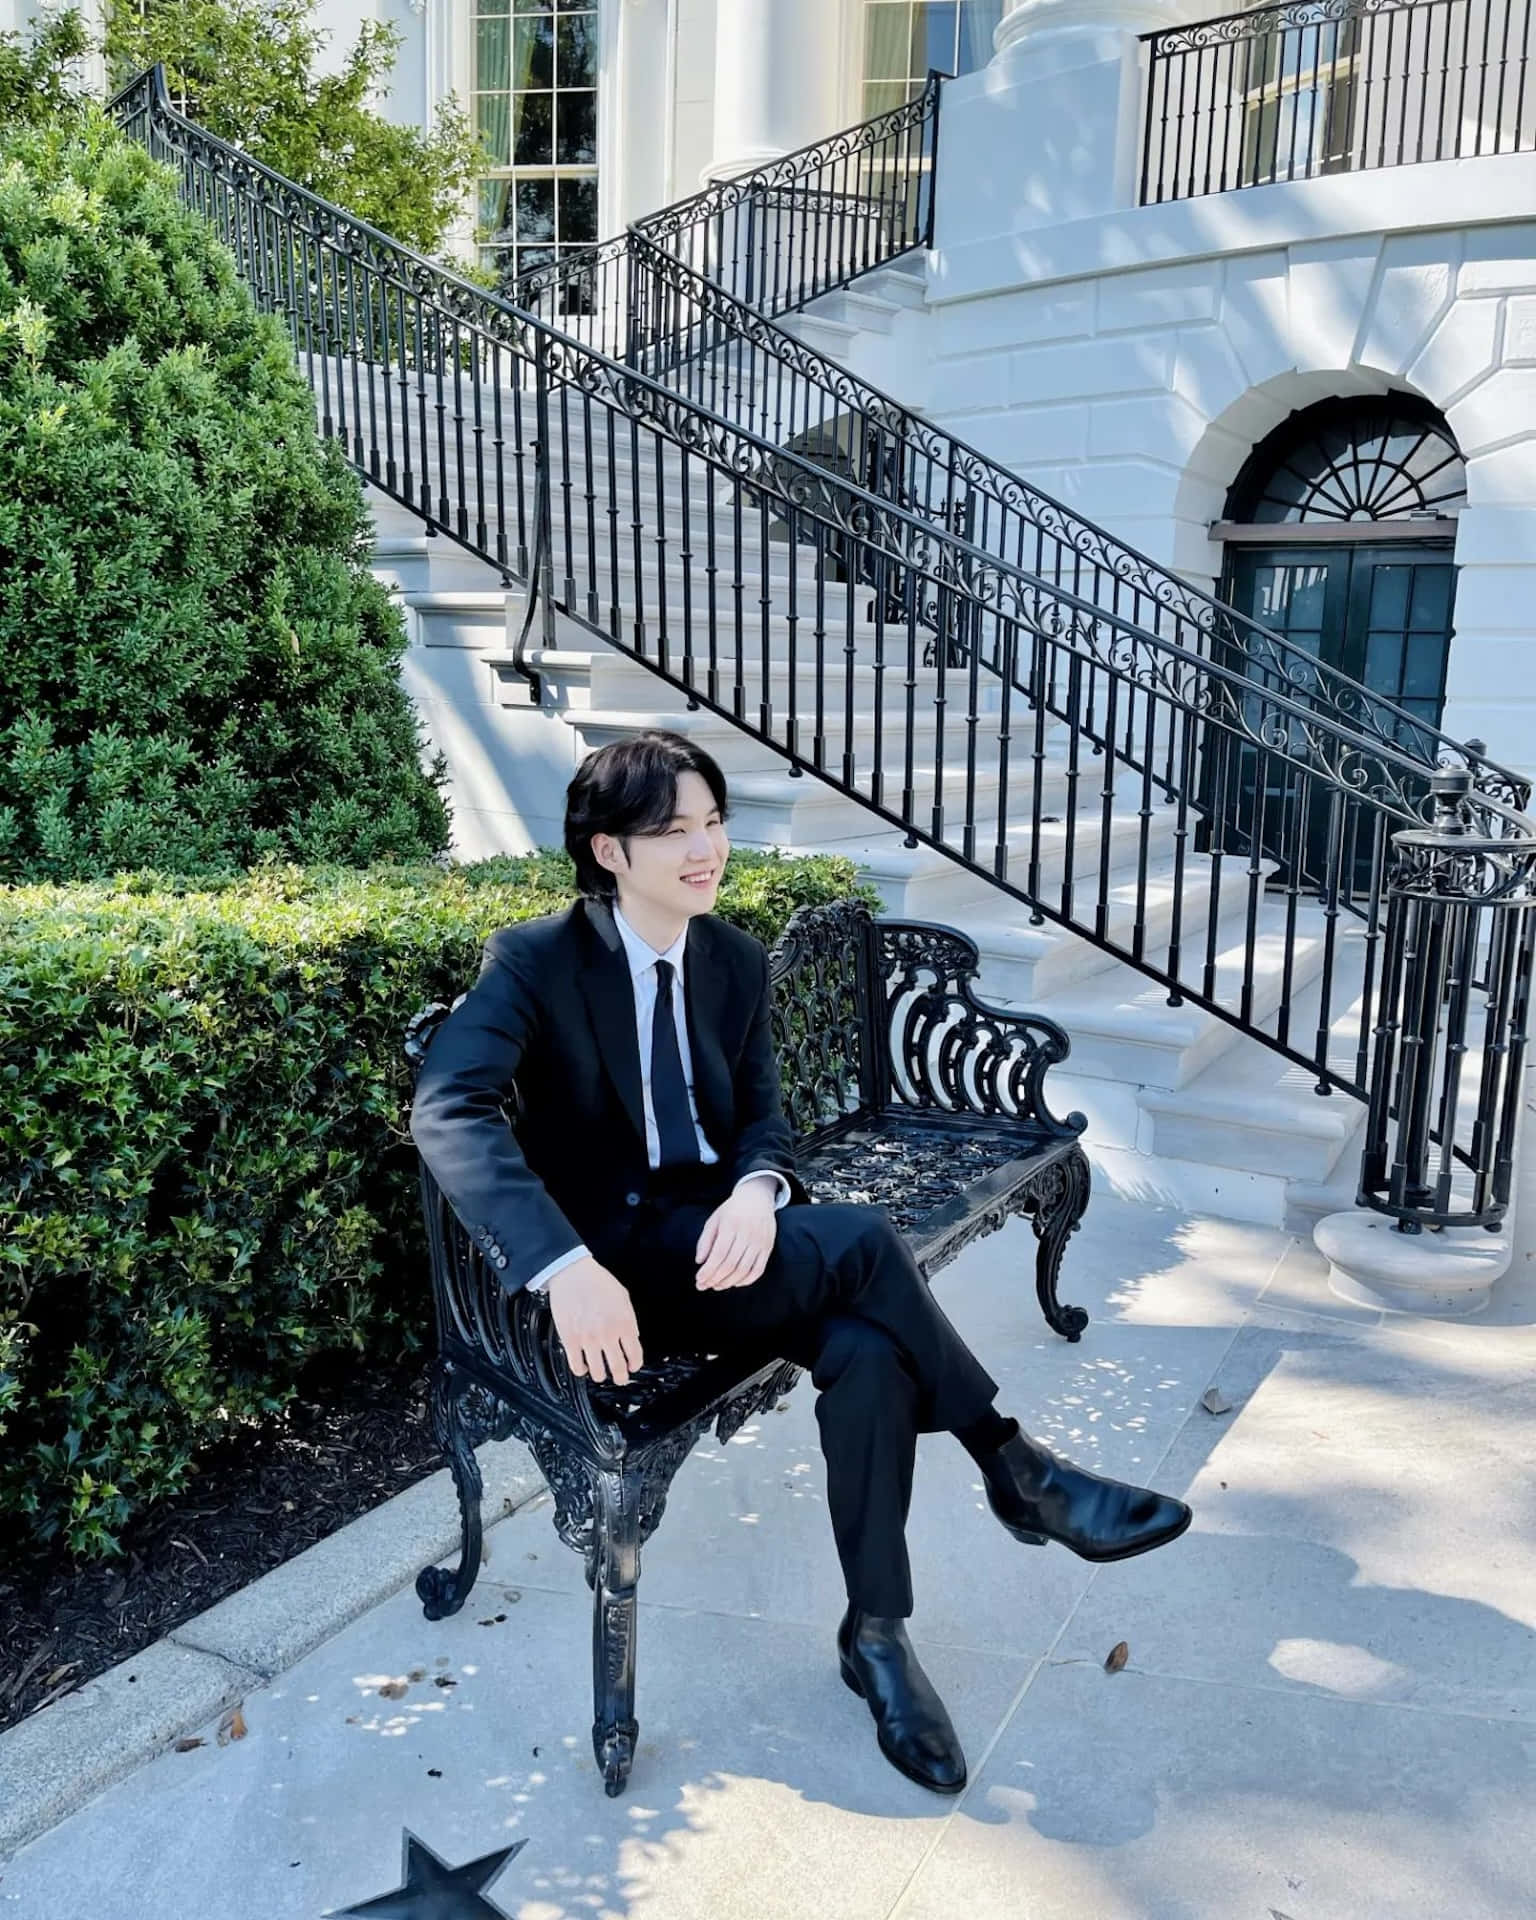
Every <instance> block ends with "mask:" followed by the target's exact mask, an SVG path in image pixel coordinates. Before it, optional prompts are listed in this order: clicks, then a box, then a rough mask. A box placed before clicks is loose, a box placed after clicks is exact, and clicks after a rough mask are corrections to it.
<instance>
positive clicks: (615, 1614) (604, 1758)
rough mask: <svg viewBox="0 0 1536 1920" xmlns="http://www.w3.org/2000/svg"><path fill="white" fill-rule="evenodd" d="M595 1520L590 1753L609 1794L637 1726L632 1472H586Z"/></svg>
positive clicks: (622, 1778)
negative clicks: (590, 1480) (591, 1479)
mask: <svg viewBox="0 0 1536 1920" xmlns="http://www.w3.org/2000/svg"><path fill="white" fill-rule="evenodd" d="M592 1477H593V1482H594V1492H595V1495H596V1498H595V1501H594V1506H595V1509H596V1515H595V1517H596V1526H595V1528H594V1532H593V1553H594V1566H593V1576H594V1577H593V1582H592V1709H593V1715H594V1718H593V1722H592V1751H593V1753H594V1755H595V1756H596V1758H597V1765H598V1771H599V1772H600V1773H601V1774H602V1776H603V1791H604V1792H605V1793H606V1794H607V1795H608V1798H609V1799H610V1800H613V1799H617V1797H618V1796H619V1795H620V1794H621V1793H622V1792H623V1791H624V1789H625V1787H626V1785H627V1784H628V1782H629V1770H630V1768H631V1766H633V1764H634V1758H635V1741H636V1739H637V1738H638V1736H639V1732H640V1728H639V1725H638V1723H637V1721H636V1719H635V1596H636V1589H637V1588H638V1586H639V1582H640V1505H639V1500H638V1498H637V1488H636V1481H635V1475H634V1474H633V1472H632V1471H626V1470H625V1469H624V1468H623V1467H596V1468H594V1469H593V1470H592Z"/></svg>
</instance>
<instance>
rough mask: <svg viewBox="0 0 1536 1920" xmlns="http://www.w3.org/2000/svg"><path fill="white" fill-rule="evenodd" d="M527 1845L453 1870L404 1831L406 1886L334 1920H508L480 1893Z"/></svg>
mask: <svg viewBox="0 0 1536 1920" xmlns="http://www.w3.org/2000/svg"><path fill="white" fill-rule="evenodd" d="M527 1844H528V1842H527V1841H526V1840H519V1841H518V1842H517V1844H516V1845H515V1846H511V1847H502V1848H501V1849H500V1851H499V1852H496V1853H482V1854H481V1856H480V1858H479V1859H478V1860H470V1861H468V1862H467V1863H466V1864H465V1865H464V1866H462V1867H450V1866H449V1865H448V1863H447V1861H446V1860H440V1859H439V1858H438V1856H437V1855H436V1854H435V1853H434V1852H433V1851H432V1849H431V1848H430V1847H429V1846H427V1845H426V1844H425V1843H424V1842H422V1841H420V1840H418V1839H417V1838H416V1836H415V1834H414V1833H412V1832H411V1830H410V1828H409V1827H406V1828H405V1829H404V1845H403V1846H402V1848H401V1865H400V1871H401V1876H402V1878H403V1880H404V1885H403V1886H399V1887H396V1889H395V1891H394V1892H393V1893H381V1894H380V1895H379V1896H378V1897H377V1898H376V1899H373V1900H364V1901H363V1903H362V1904H361V1906H356V1907H337V1908H334V1909H333V1910H332V1916H331V1920H347V1916H348V1915H349V1914H369V1915H371V1916H372V1920H507V1913H506V1909H505V1908H504V1907H498V1906H494V1905H493V1904H492V1903H491V1902H490V1901H489V1900H487V1899H486V1898H485V1896H484V1894H483V1893H482V1892H481V1889H482V1888H483V1887H487V1886H489V1885H490V1883H491V1881H493V1880H494V1879H495V1878H496V1876H497V1874H498V1873H500V1872H501V1870H502V1868H503V1867H504V1866H505V1865H506V1864H507V1862H508V1861H509V1860H512V1859H515V1858H516V1856H517V1855H518V1854H520V1853H521V1852H522V1850H523V1848H524V1847H526V1846H527Z"/></svg>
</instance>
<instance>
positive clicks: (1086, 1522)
mask: <svg viewBox="0 0 1536 1920" xmlns="http://www.w3.org/2000/svg"><path fill="white" fill-rule="evenodd" d="M976 1464H977V1465H978V1466H979V1467H980V1468H981V1474H982V1479H983V1480H984V1481H985V1483H986V1488H987V1504H988V1505H989V1506H990V1507H991V1509H992V1511H993V1512H994V1513H995V1514H996V1515H997V1517H998V1519H999V1520H1001V1521H1002V1523H1003V1525H1004V1526H1005V1527H1006V1528H1007V1529H1008V1531H1009V1532H1010V1533H1011V1534H1012V1535H1013V1537H1014V1539H1015V1540H1027V1541H1030V1542H1031V1543H1033V1544H1035V1545H1039V1544H1041V1543H1042V1542H1044V1541H1046V1540H1059V1541H1060V1542H1061V1544H1062V1545H1063V1546H1064V1547H1070V1548H1071V1549H1072V1551H1073V1552H1074V1553H1076V1554H1080V1555H1081V1556H1082V1558H1083V1559H1084V1560H1129V1559H1130V1557H1131V1556H1132V1554H1136V1553H1150V1552H1151V1550H1152V1549H1153V1547H1162V1546H1166V1545H1167V1544H1168V1542H1169V1541H1170V1540H1177V1539H1178V1537H1179V1535H1180V1534H1181V1533H1182V1532H1183V1531H1184V1529H1185V1528H1186V1527H1187V1526H1188V1525H1189V1523H1190V1520H1191V1518H1192V1517H1193V1516H1192V1515H1191V1513H1190V1510H1189V1508H1188V1507H1187V1506H1185V1504H1184V1502H1183V1501H1182V1500H1175V1499H1173V1498H1172V1497H1171V1495H1169V1494H1166V1493H1153V1492H1152V1490H1151V1489H1150V1488H1148V1487H1133V1486H1128V1485H1127V1484H1126V1482H1125V1481H1123V1480H1106V1479H1105V1478H1104V1477H1103V1476H1102V1475H1101V1474H1097V1473H1089V1472H1088V1471H1087V1470H1086V1469H1085V1468H1083V1467H1074V1466H1072V1465H1071V1464H1070V1463H1069V1462H1068V1461H1066V1460H1059V1459H1057V1457H1056V1455H1055V1454H1054V1453H1052V1452H1051V1451H1050V1449H1049V1448H1048V1447H1042V1446H1041V1445H1039V1443H1038V1442H1037V1441H1034V1440H1031V1439H1029V1438H1028V1437H1027V1436H1026V1435H1025V1434H1023V1433H1015V1434H1014V1436H1013V1438H1012V1439H1011V1440H1007V1441H1005V1442H1004V1443H1003V1445H1002V1446H1000V1447H998V1448H997V1449H996V1451H995V1452H993V1453H988V1454H983V1455H982V1456H980V1457H979V1458H978V1460H977V1462H976Z"/></svg>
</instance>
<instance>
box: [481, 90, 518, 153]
mask: <svg viewBox="0 0 1536 1920" xmlns="http://www.w3.org/2000/svg"><path fill="white" fill-rule="evenodd" d="M475 131H476V132H477V133H478V134H479V136H480V138H481V139H482V140H483V141H484V142H485V149H486V152H487V154H488V155H489V156H490V162H491V165H492V166H493V167H504V166H505V165H506V164H507V162H508V160H510V159H511V157H512V156H511V153H510V151H509V143H510V134H509V132H508V121H507V96H506V95H505V94H504V93H480V94H476V96H475Z"/></svg>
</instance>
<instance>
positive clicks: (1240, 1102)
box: [1141, 979, 1365, 1184]
mask: <svg viewBox="0 0 1536 1920" xmlns="http://www.w3.org/2000/svg"><path fill="white" fill-rule="evenodd" d="M1320 998H1321V993H1320V983H1319V981H1318V980H1317V979H1314V980H1312V981H1310V982H1309V983H1308V985H1307V988H1306V989H1305V991H1303V992H1301V993H1298V994H1296V995H1295V996H1293V1000H1292V1006H1291V1033H1292V1036H1293V1040H1294V1042H1295V1044H1297V1045H1298V1046H1299V1047H1300V1049H1301V1050H1302V1051H1304V1052H1310V1051H1311V1048H1312V1044H1313V1042H1314V1039H1315V1034H1316V1027H1317V1014H1318V1006H1319V1002H1320ZM1360 1004H1361V1003H1360V1002H1359V1001H1358V1000H1356V1001H1355V1002H1354V1003H1353V1004H1352V1005H1350V1006H1348V1007H1346V1009H1345V1011H1344V1012H1343V1013H1342V1014H1341V1015H1340V1016H1339V1017H1338V1019H1336V1020H1335V1021H1334V1022H1333V1025H1332V1027H1331V1028H1330V1032H1329V1040H1330V1046H1329V1054H1330V1058H1331V1060H1332V1061H1333V1063H1334V1064H1335V1065H1336V1066H1338V1067H1340V1068H1344V1067H1346V1066H1347V1068H1348V1070H1349V1071H1350V1072H1351V1073H1352V1072H1353V1069H1354V1049H1355V1042H1356V1039H1357V1036H1358V1033H1359V1022H1360ZM1141 1106H1142V1110H1143V1112H1144V1113H1146V1114H1147V1115H1148V1116H1149V1118H1150V1125H1149V1127H1148V1129H1147V1133H1146V1140H1147V1148H1148V1151H1149V1152H1152V1153H1154V1154H1156V1155H1158V1156H1159V1157H1160V1158H1166V1159H1174V1160H1187V1161H1190V1162H1192V1163H1193V1164H1195V1165H1197V1166H1208V1167H1227V1168H1230V1169H1233V1170H1234V1171H1262V1172H1264V1173H1265V1174H1267V1175H1270V1176H1273V1177H1276V1178H1279V1179H1281V1180H1284V1181H1287V1182H1289V1181H1292V1180H1297V1181H1304V1182H1314V1183H1318V1184H1322V1183H1324V1182H1326V1181H1327V1180H1328V1179H1329V1177H1330V1175H1331V1174H1332V1172H1333V1169H1334V1166H1335V1165H1336V1163H1337V1162H1338V1160H1339V1157H1340V1155H1341V1154H1342V1153H1343V1152H1344V1151H1345V1149H1346V1148H1347V1147H1349V1146H1350V1144H1351V1143H1352V1142H1354V1141H1355V1139H1356V1138H1357V1136H1358V1134H1359V1131H1360V1128H1361V1126H1362V1125H1363V1123H1364V1120H1365V1106H1364V1103H1363V1102H1362V1101H1359V1100H1356V1099H1354V1098H1353V1097H1352V1096H1350V1095H1349V1094H1346V1093H1340V1092H1337V1091H1335V1092H1333V1093H1330V1094H1327V1095H1320V1094H1319V1093H1318V1092H1317V1075H1316V1074H1315V1073H1313V1072H1312V1071H1311V1070H1310V1069H1309V1068H1307V1067H1304V1066H1301V1065H1299V1064H1298V1063H1296V1062H1295V1061H1291V1060H1287V1059H1286V1058H1285V1056H1284V1055H1283V1054H1280V1053H1276V1052H1274V1051H1272V1050H1271V1049H1269V1048H1267V1047H1264V1046H1262V1045H1260V1044H1259V1043H1257V1042H1255V1041H1252V1040H1247V1039H1244V1038H1242V1037H1240V1038H1239V1040H1238V1042H1237V1043H1236V1044H1235V1045H1234V1046H1232V1047H1230V1048H1229V1049H1228V1050H1227V1052H1226V1053H1224V1054H1223V1055H1222V1056H1221V1057H1220V1059H1219V1060H1217V1061H1216V1062H1214V1063H1213V1064H1212V1065H1210V1066H1208V1067H1206V1068H1205V1069H1204V1070H1203V1071H1202V1072H1200V1073H1198V1074H1196V1076H1195V1077H1194V1079H1193V1080H1191V1081H1190V1082H1189V1084H1188V1085H1187V1086H1183V1087H1178V1088H1172V1089H1168V1088H1158V1087H1147V1088H1144V1089H1143V1090H1142V1093H1141ZM1351 1177H1353V1175H1351Z"/></svg>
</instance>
